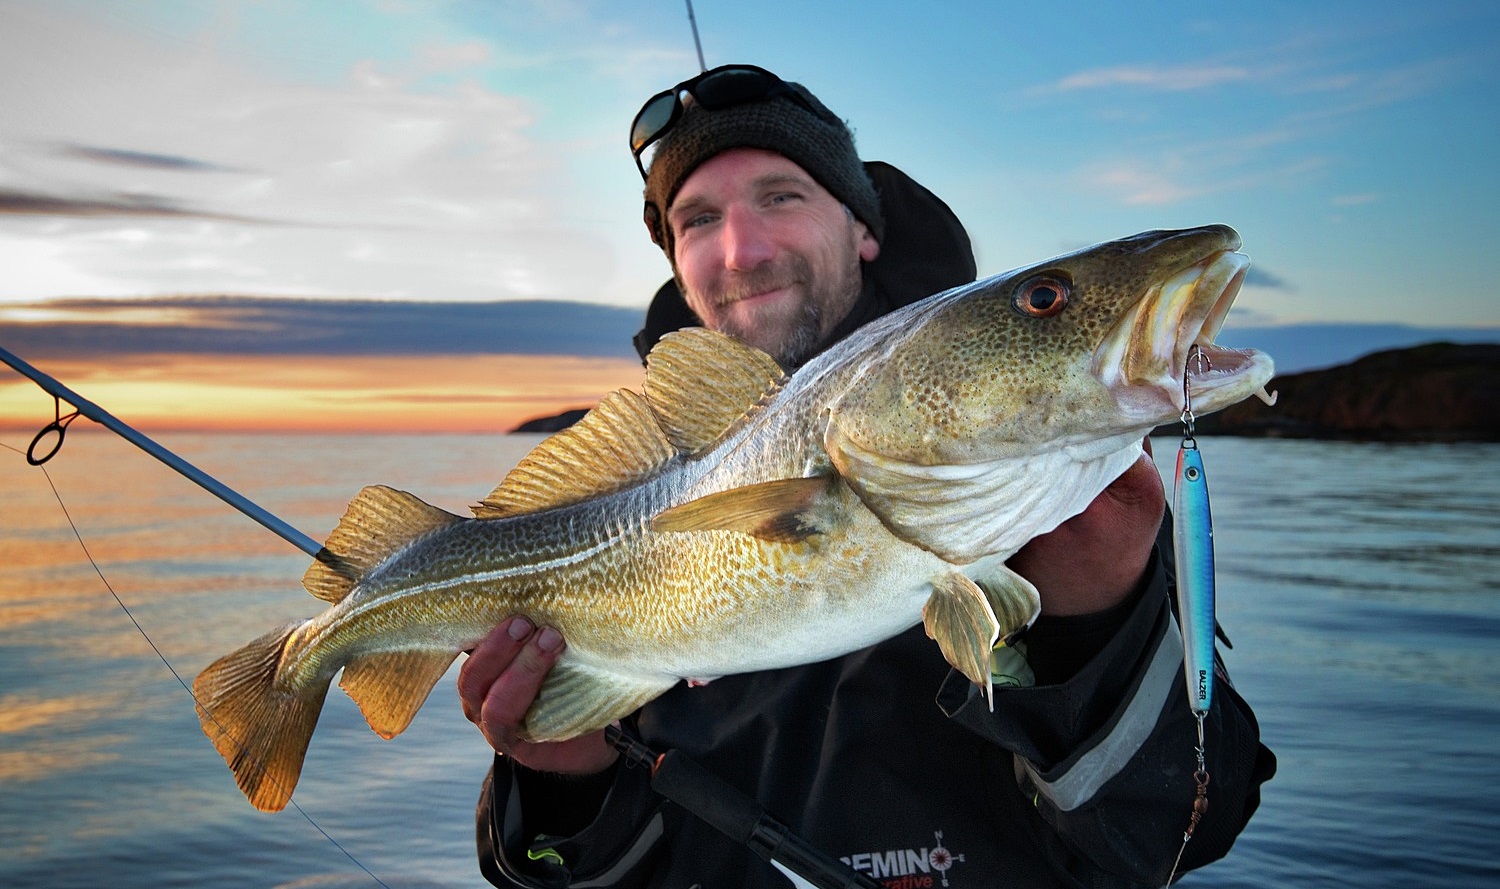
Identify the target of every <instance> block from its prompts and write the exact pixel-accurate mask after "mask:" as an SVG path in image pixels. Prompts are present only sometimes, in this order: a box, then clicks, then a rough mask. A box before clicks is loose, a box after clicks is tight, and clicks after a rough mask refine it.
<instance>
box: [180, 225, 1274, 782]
mask: <svg viewBox="0 0 1500 889" xmlns="http://www.w3.org/2000/svg"><path fill="white" fill-rule="evenodd" d="M1238 247H1239V236H1238V235H1237V234H1236V233H1235V232H1234V231H1233V230H1232V229H1229V228H1227V227H1224V226H1208V227H1205V228H1200V229H1191V230H1185V231H1179V232H1147V233H1143V234H1140V235H1136V236H1133V237H1131V238H1125V239H1122V240H1120V241H1115V242H1110V243H1108V244H1103V245H1099V246H1097V247H1094V248H1090V249H1088V250H1083V251H1079V252H1077V253H1074V254H1070V255H1068V256H1064V257H1058V258H1056V259H1053V260H1049V261H1048V262H1046V263H1041V264H1038V265H1035V266H1030V267H1026V268H1022V269H1017V270H1015V271H1012V272H1007V273H1004V274H1001V275H997V276H994V277H992V278H989V279H986V280H984V281H979V282H976V283H974V284H971V285H967V286H965V287H960V288H955V289H954V290H951V291H947V292H945V293H942V294H937V295H934V296H932V297H929V298H928V299H926V300H923V301H921V302H918V303H915V304H913V305H911V306H908V307H906V308H904V309H901V310H898V311H897V312H893V313H891V314H890V315H887V316H885V317H884V318H881V319H878V320H876V321H875V322H872V323H871V324H869V325H866V326H865V327H864V328H861V329H860V330H859V331H856V332H855V333H854V334H852V335H851V336H849V337H848V338H846V339H844V340H843V341H841V342H840V343H838V344H836V345H835V346H833V347H832V348H830V349H829V350H827V351H825V352H824V353H823V354H821V355H820V356H818V357H817V358H815V359H813V361H811V362H809V363H808V364H807V365H806V366H805V367H803V368H802V369H801V370H799V371H798V372H797V373H796V374H794V375H791V376H786V375H784V374H783V373H782V371H781V369H780V368H779V367H777V366H776V364H775V362H774V361H773V360H772V359H771V358H770V357H769V356H767V355H765V354H763V353H760V352H758V351H756V350H754V349H751V348H749V347H747V346H744V345H743V344H740V343H738V342H737V341H735V340H733V339H731V338H728V337H725V336H723V335H720V334H716V333H713V332H710V331H706V330H701V329H690V330H684V331H680V332H678V333H675V334H671V335H669V336H668V337H666V338H665V339H663V341H662V343H661V344H660V345H659V346H658V347H657V348H656V349H655V350H653V352H652V353H651V355H650V357H649V359H648V367H647V372H646V377H645V380H644V385H643V387H642V391H641V392H639V393H637V392H632V391H629V390H622V391H621V392H618V393H614V394H612V395H610V396H609V397H607V398H606V399H604V400H603V401H601V403H600V404H599V406H598V407H596V408H595V409H594V410H593V411H591V412H590V413H589V414H588V415H587V416H586V417H584V419H583V420H582V421H580V422H579V423H578V424H576V425H575V426H573V427H572V428H570V429H568V430H565V431H564V432H561V433H559V434H557V435H555V436H553V437H551V438H549V439H547V440H546V441H544V442H543V443H542V444H541V445H539V446H538V447H537V448H536V449H535V450H534V451H533V452H532V453H531V454H529V455H527V457H526V458H524V459H523V460H522V461H521V463H520V464H519V465H518V466H517V467H516V468H515V469H513V470H512V471H511V472H510V473H509V474H508V475H507V476H506V478H505V480H504V481H503V482H502V483H501V484H500V486H499V487H497V488H496V489H495V490H494V491H493V492H492V493H491V494H490V495H489V496H488V497H486V498H485V499H484V501H482V502H481V503H480V504H478V505H477V506H476V507H475V509H474V512H475V517H474V518H468V519H465V518H460V517H458V516H454V515H451V514H449V513H446V512H444V511H443V510H439V509H437V508H435V507H431V506H429V505H427V504H425V503H422V502H421V501H420V500H418V499H417V498H416V497H413V496H412V495H410V494H406V493H404V492H399V491H394V490H392V489H389V488H382V487H379V486H375V487H371V488H366V489H365V490H364V491H362V492H360V494H359V495H358V496H357V497H356V498H355V499H354V500H353V501H352V502H351V503H350V506H349V508H348V510H347V511H346V512H345V515H344V516H343V518H342V519H341V520H340V523H339V525H338V527H336V528H335V529H334V531H333V532H332V533H331V534H330V535H329V537H328V540H327V541H326V542H325V545H324V551H323V552H322V553H320V555H319V559H318V561H316V562H315V563H314V564H313V565H312V566H311V567H310V568H309V569H308V572H307V574H306V576H305V577H304V579H303V582H304V585H305V586H306V587H307V589H308V591H309V592H310V593H312V594H313V595H315V596H317V597H318V598H320V599H323V600H325V601H326V602H327V603H328V607H327V609H326V610H325V611H324V612H323V613H322V614H321V615H319V616H317V617H314V618H312V619H310V620H307V621H302V622H297V623H291V624H288V625H286V626H284V627H282V628H279V629H277V630H273V631H271V632H269V633H267V634H265V635H263V636H262V637H260V638H259V639H256V640H254V641H252V642H251V643H249V644H248V645H246V646H244V647H243V648H241V649H240V650H238V651H236V652H232V653H230V654H229V655H226V656H225V657H223V658H221V659H219V660H218V661H216V662H215V663H214V664H212V665H210V666H209V667H208V668H207V669H205V670H204V671H203V673H201V674H200V675H199V677H198V679H197V681H196V682H195V683H194V691H195V694H196V695H197V696H198V699H199V702H200V714H199V715H200V719H201V721H202V723H203V729H204V732H205V733H206V734H207V735H208V736H209V738H210V739H211V740H212V741H213V742H214V744H215V746H216V748H217V749H218V750H219V752H220V753H221V754H222V755H223V756H224V757H225V760H226V761H227V762H228V763H229V764H230V767H231V770H232V771H233V772H234V775H235V779H236V781H237V783H238V784H239V786H240V788H241V790H242V791H244V793H245V794H246V796H247V797H248V798H249V799H250V801H251V802H252V804H254V805H255V806H257V807H258V808H262V809H267V810H275V809H279V808H282V807H283V806H285V805H286V802H287V801H288V799H289V798H290V796H291V793H292V791H293V789H294V788H295V786H296V783H297V780H298V778H299V776H300V772H301V767H302V761H303V757H304V755H305V752H306V749H307V745H308V742H309V740H310V738H311V736H312V733H313V730H314V727H315V726H316V723H317V717H318V714H319V712H320V711H321V708H322V702H323V699H324V696H325V694H326V692H327V689H328V687H329V686H330V683H331V681H332V679H333V677H334V676H335V675H337V674H338V673H339V671H340V670H342V676H341V677H340V679H339V684H340V686H341V687H342V688H343V689H344V690H345V691H346V692H347V693H348V694H349V695H350V696H351V697H352V698H354V700H355V701H356V702H358V704H359V705H360V708H361V710H362V711H363V713H364V714H365V717H366V719H367V720H368V721H369V723H370V726H371V728H373V729H374V730H375V731H377V732H378V733H380V734H381V735H383V736H385V737H392V736H394V735H396V734H399V733H400V732H401V731H402V730H403V729H404V728H405V727H406V725H407V724H409V722H410V720H411V719H412V718H413V717H414V716H415V714H416V712H417V711H418V709H420V707H421V706H422V704H423V702H424V701H425V699H426V697H427V695H428V693H429V692H430V691H431V689H432V687H433V685H434V684H435V683H436V682H437V681H438V679H439V678H440V677H441V676H442V675H443V673H444V671H446V669H447V668H448V666H449V665H451V663H452V661H453V660H454V659H455V658H456V657H457V655H458V653H459V652H461V651H463V650H465V649H467V648H471V647H472V646H473V645H474V644H475V643H477V642H478V641H479V640H480V639H481V638H483V636H485V635H486V634H487V633H488V632H489V631H490V630H491V629H492V628H493V627H495V626H496V625H498V624H499V623H500V622H501V621H503V620H504V619H505V618H507V617H509V616H510V615H512V614H523V615H525V616H526V617H527V618H528V619H530V620H531V621H533V622H534V623H535V624H537V625H549V626H553V627H556V628H557V629H559V630H560V631H561V632H562V633H563V635H564V636H565V638H566V639H567V642H568V646H567V649H566V650H565V652H564V654H563V656H562V657H561V658H560V659H559V661H558V662H557V664H556V666H555V667H554V668H553V670H552V672H551V674H549V676H548V679H547V681H546V683H545V685H544V686H543V688H542V691H541V693H540V695H539V696H538V699H537V701H536V702H535V704H533V706H532V708H531V710H530V712H528V714H527V717H526V720H525V724H524V726H523V732H524V733H525V735H526V736H527V737H529V738H531V739H533V740H555V739H563V738H567V737H573V736H576V735H579V734H583V733H586V732H589V731H594V730H597V729H598V728H600V727H602V726H604V725H607V724H608V723H609V722H611V721H613V720H615V719H618V718H620V717H621V716H624V715H626V714H628V713H629V712H631V711H632V710H634V709H636V708H638V707H639V706H641V705H642V704H644V703H646V702H647V701H649V700H651V699H652V698H654V697H656V696H658V695H660V694H661V693H663V692H664V691H666V690H667V689H668V688H670V687H672V685H674V684H675V683H677V682H679V681H682V680H684V679H686V680H693V681H705V680H711V679H713V678H716V677H718V676H722V675H726V674H729V673H735V672H743V671H750V670H761V669H770V668H776V667H784V666H790V665H793V664H798V663H806V662H810V661H815V660H822V659H826V658H829V657H834V656H838V655H841V654H844V653H847V652H849V651H853V650H857V649H859V648H863V647H865V646H868V645H871V644H874V643H875V642H878V641H881V640H882V639H885V638H889V637H890V636H894V635H896V634H897V633H899V632H901V631H903V630H905V629H906V628H907V627H910V626H911V625H913V624H914V623H917V622H922V623H924V624H925V625H926V628H927V632H928V635H929V636H931V637H932V638H933V639H934V640H935V642H936V644H937V645H938V647H939V649H940V650H941V651H942V653H943V655H944V656H945V657H946V658H947V659H948V660H949V661H950V662H951V663H952V664H953V665H954V667H955V668H957V669H959V670H961V671H962V672H963V673H964V674H965V675H966V676H968V678H969V679H971V680H972V681H973V682H974V683H975V685H976V686H977V687H978V688H979V689H980V691H981V692H983V693H984V694H986V695H990V694H992V691H991V684H990V664H991V658H992V649H993V648H994V647H995V646H997V645H998V644H1003V643H1004V641H1005V640H1006V639H1008V638H1009V637H1010V636H1011V635H1013V634H1014V633H1016V632H1018V631H1019V630H1021V629H1023V628H1024V627H1026V626H1027V625H1029V624H1030V622H1031V621H1032V620H1033V619H1034V618H1035V616H1036V614H1037V612H1038V610H1039V608H1040V600H1039V597H1038V596H1037V593H1036V590H1035V588H1034V587H1032V585H1031V584H1030V583H1029V582H1027V581H1026V580H1025V579H1024V578H1022V577H1020V576H1018V575H1016V574H1014V573H1013V572H1011V571H1010V570H1009V569H1008V568H1006V567H1005V560H1006V559H1007V558H1008V557H1009V556H1010V555H1011V554H1013V553H1014V552H1015V550H1016V549H1018V548H1019V547H1020V546H1022V545H1023V544H1024V543H1025V542H1026V541H1027V540H1029V539H1031V538H1032V537H1034V536H1036V535H1038V534H1042V533H1046V532H1047V531H1049V530H1051V529H1052V528H1055V527H1056V526H1057V525H1058V524H1059V523H1061V522H1062V521H1064V520H1066V519H1067V518H1069V517H1071V516H1073V515H1075V514H1077V513H1078V512H1080V511H1081V510H1082V509H1083V508H1084V507H1085V506H1086V505H1087V504H1088V503H1089V502H1090V501H1091V500H1092V499H1093V498H1094V497H1095V496H1097V495H1098V493H1099V492H1100V491H1101V490H1103V488H1104V487H1105V486H1107V485H1108V484H1109V483H1110V482H1111V481H1112V480H1113V479H1114V478H1115V477H1117V476H1118V475H1119V474H1120V473H1121V472H1123V471H1124V470H1125V469H1126V468H1127V467H1128V466H1129V465H1130V464H1131V463H1133V462H1134V461H1135V460H1136V459H1137V458H1139V456H1140V454H1141V441H1142V439H1143V438H1144V437H1145V435H1146V434H1147V433H1148V432H1149V431H1150V430H1151V429H1152V428H1153V427H1155V426H1156V425H1159V424H1161V423H1164V422H1168V421H1170V420H1172V419H1175V418H1176V417H1177V415H1178V414H1179V413H1180V411H1181V409H1182V403H1181V400H1182V395H1181V393H1182V380H1181V373H1182V372H1183V371H1182V364H1181V363H1180V362H1179V363H1178V364H1177V365H1175V366H1174V365H1173V364H1172V358H1173V357H1174V356H1179V355H1184V354H1186V350H1187V349H1188V348H1189V347H1190V346H1192V345H1194V344H1196V345H1198V346H1199V348H1200V349H1202V350H1204V351H1205V352H1206V353H1208V354H1209V357H1210V358H1211V360H1212V363H1213V365H1214V368H1215V371H1214V374H1213V375H1212V377H1211V378H1205V379H1201V380H1198V379H1195V381H1194V387H1193V397H1194V404H1193V407H1194V409H1195V411H1197V412H1199V413H1206V412H1208V411H1211V410H1215V409H1218V408H1221V407H1224V406H1225V405H1228V404H1231V403H1233V402H1235V401H1239V400H1241V399H1243V398H1245V397H1247V396H1249V395H1251V394H1256V392H1257V390H1259V389H1260V388H1261V387H1262V386H1263V385H1264V383H1265V382H1266V380H1267V379H1269V377H1270V376H1271V372H1272V366H1271V362H1270V360H1269V359H1268V358H1266V357H1265V356H1264V355H1261V354H1260V353H1257V352H1253V351H1250V350H1246V351H1243V352H1236V351H1232V350H1225V349H1220V348H1218V347H1216V346H1214V345H1213V343H1212V341H1213V337H1214V336H1215V335H1216V334H1217V332H1218V327H1219V325H1220V324H1222V321H1223V317H1224V314H1225V313H1226V312H1227V311H1228V306H1229V304H1230V303H1232V301H1233V299H1234V296H1235V294H1236V293H1237V291H1238V289H1239V285H1240V282H1241V281H1242V280H1243V275H1244V269H1245V267H1246V265H1247V264H1248V260H1247V259H1246V258H1245V257H1244V256H1242V255H1241V254H1239V253H1237V252H1235V251H1236V250H1237V249H1238Z"/></svg>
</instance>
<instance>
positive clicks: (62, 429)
mask: <svg viewBox="0 0 1500 889" xmlns="http://www.w3.org/2000/svg"><path fill="white" fill-rule="evenodd" d="M52 409H53V416H54V417H55V419H54V420H53V421H52V422H51V423H48V424H47V425H46V426H43V427H42V431H41V432H38V433H37V434H36V435H35V437H33V438H32V439H31V444H30V445H28V446H27V448H26V462H27V463H30V464H31V465H32V466H41V465H42V464H43V463H46V462H47V461H48V460H51V459H52V458H53V457H55V456H57V452H58V451H60V450H62V446H63V439H64V438H66V437H67V434H68V424H69V423H71V422H73V421H74V420H76V419H78V414H79V411H78V410H77V409H76V408H75V409H74V410H73V412H72V413H71V414H68V415H67V416H63V412H62V399H61V398H59V397H58V396H56V395H53V396H52ZM52 432H56V433H57V442H56V443H55V444H53V445H52V450H50V451H48V452H47V453H45V454H42V455H41V456H37V445H39V444H41V443H42V439H43V438H45V437H46V436H47V435H48V433H52Z"/></svg>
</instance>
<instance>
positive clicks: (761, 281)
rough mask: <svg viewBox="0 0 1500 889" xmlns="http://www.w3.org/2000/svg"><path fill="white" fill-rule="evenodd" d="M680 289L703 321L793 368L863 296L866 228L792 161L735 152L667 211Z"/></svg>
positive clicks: (695, 176)
mask: <svg viewBox="0 0 1500 889" xmlns="http://www.w3.org/2000/svg"><path fill="white" fill-rule="evenodd" d="M667 224H668V225H670V226H671V228H672V237H673V242H674V244H673V249H674V250H675V256H676V261H677V274H678V283H679V284H680V286H681V288H682V292H683V296H684V297H685V298H686V299H687V303H688V305H689V306H690V307H691V308H692V310H693V311H694V312H695V313H697V315H698V317H699V318H700V319H702V321H703V323H704V324H705V325H706V326H708V327H710V328H713V329H714V330H719V331H722V332H724V333H728V334H733V335H734V336H736V337H739V338H740V339H742V340H744V341H745V342H747V343H749V344H750V345H752V346H755V347H757V348H759V349H762V350H764V351H766V352H769V353H770V354H771V355H772V356H774V357H775V358H776V359H777V360H778V361H780V362H781V363H783V364H786V365H798V364H801V363H802V362H804V361H806V360H807V359H808V358H811V357H812V353H813V350H814V349H815V348H816V347H817V346H818V344H819V343H821V342H822V341H823V339H824V337H826V336H827V335H828V334H829V333H830V332H831V331H832V330H833V328H834V326H835V325H837V324H838V323H839V322H840V321H842V320H843V319H844V316H845V315H847V314H848V313H849V310H850V308H851V307H853V305H854V301H855V299H856V298H858V296H859V291H860V284H861V276H860V268H859V263H860V260H864V261H866V262H868V261H870V260H873V259H874V258H875V256H876V255H877V254H878V253H879V251H880V245H879V244H878V243H877V242H876V241H875V238H874V237H873V236H872V235H871V234H870V231H869V229H867V228H866V227H865V225H864V223H862V222H860V221H858V220H856V219H854V218H853V216H852V215H851V214H850V213H849V212H848V211H847V210H845V209H844V206H843V205H842V204H840V203H839V202H838V200H837V199H836V198H835V197H834V196H833V195H831V194H829V193H828V191H827V190H826V189H824V188H823V186H821V185H819V184H818V183H817V182H816V181H815V180H814V179H813V178H812V177H811V176H810V175H808V174H807V172H806V171H805V170H803V169H802V168H801V167H799V166H798V165H797V164H795V163H793V162H792V161H790V160H788V159H786V158H785V157H783V156H781V155H779V154H776V153H774V152H770V151H762V150H760V149H755V148H735V149H731V150H729V151H726V152H724V153H722V154H719V155H715V156H714V157H713V158H710V159H709V160H708V161H707V162H705V163H704V164H703V165H702V166H700V167H698V168H697V169H696V170H694V171H693V173H692V175H690V176H688V178H687V180H686V181H684V182H683V184H682V188H681V189H679V190H678V192H677V196H676V198H674V199H673V201H672V206H671V207H670V208H668V210H667Z"/></svg>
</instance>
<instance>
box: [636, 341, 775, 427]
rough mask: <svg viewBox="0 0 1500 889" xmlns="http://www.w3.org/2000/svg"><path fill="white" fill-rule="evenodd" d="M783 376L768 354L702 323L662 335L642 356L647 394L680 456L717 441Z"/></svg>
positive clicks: (766, 394) (768, 393) (769, 394)
mask: <svg viewBox="0 0 1500 889" xmlns="http://www.w3.org/2000/svg"><path fill="white" fill-rule="evenodd" d="M785 379H786V372H785V371H783V370H782V369H781V365H779V364H777V363H776V359H774V358H772V357H771V356H770V355H767V354H766V353H765V352H762V351H761V350H759V349H757V348H755V347H753V346H747V345H745V344H744V343H742V342H740V341H739V340H737V339H735V338H734V337H732V336H728V335H727V334H722V333H718V332H717V331H713V330H708V329H707V328H703V327H687V328H683V329H682V330H678V331H675V332H673V333H669V334H667V335H666V336H664V337H662V340H661V342H659V343H657V344H656V348H654V349H652V350H651V354H650V355H648V356H646V383H645V391H646V398H647V399H649V400H650V402H651V409H652V410H653V411H655V412H656V416H657V419H658V420H659V421H660V422H661V426H662V428H663V429H664V430H666V433H667V437H668V438H669V439H671V441H672V444H673V445H674V446H675V447H676V448H677V449H678V450H679V451H681V452H682V453H684V454H696V453H697V452H699V451H701V450H703V449H704V448H706V447H708V446H709V445H711V444H713V443H714V442H716V441H718V440H719V438H720V437H721V436H722V435H723V434H724V433H725V431H727V430H728V429H729V428H730V427H732V426H733V425H734V424H735V423H736V422H737V421H738V420H740V419H741V418H742V417H744V416H745V414H746V413H748V412H749V411H751V410H752V409H754V408H755V407H756V406H758V405H759V404H760V403H761V402H762V401H763V400H764V399H766V398H768V397H769V396H771V395H773V394H775V392H776V391H777V390H778V389H780V387H781V383H782V381H783V380H785Z"/></svg>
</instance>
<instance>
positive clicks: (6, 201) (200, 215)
mask: <svg viewBox="0 0 1500 889" xmlns="http://www.w3.org/2000/svg"><path fill="white" fill-rule="evenodd" d="M0 214H5V215H13V216H69V217H100V216H128V217H138V218H185V219H218V220H235V221H239V222H254V221H255V220H252V219H248V218H246V217H239V216H234V215H230V214H224V213H208V212H203V211H201V210H194V209H191V208H188V207H183V206H179V205H178V204H177V203H175V202H174V201H172V200H170V199H168V198H163V197H158V196H152V195H143V194H123V193H119V192H116V193H113V194H99V195H96V196H93V197H64V196H61V195H56V194H47V193H45V192H39V191H26V190H22V189H16V188H0Z"/></svg>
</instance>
